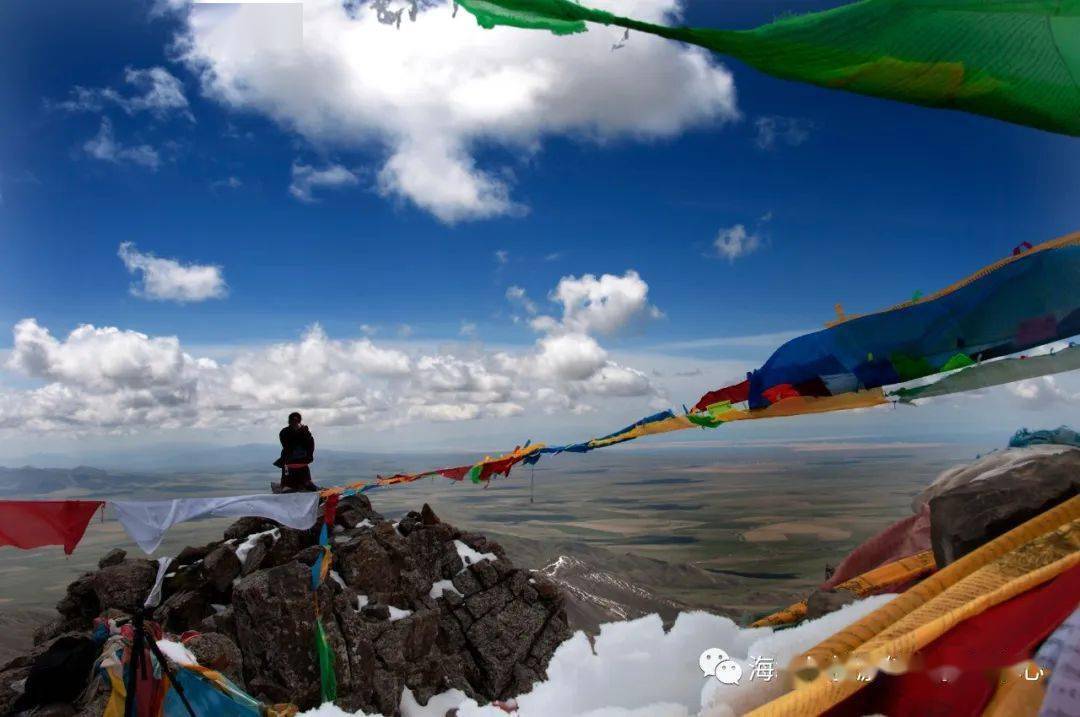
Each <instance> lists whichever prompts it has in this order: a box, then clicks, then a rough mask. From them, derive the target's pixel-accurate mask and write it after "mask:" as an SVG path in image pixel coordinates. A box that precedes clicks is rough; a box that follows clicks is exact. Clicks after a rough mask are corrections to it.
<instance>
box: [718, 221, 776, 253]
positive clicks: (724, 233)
mask: <svg viewBox="0 0 1080 717" xmlns="http://www.w3.org/2000/svg"><path fill="white" fill-rule="evenodd" d="M763 244H764V240H763V239H762V237H761V234H760V233H758V232H757V231H754V232H752V233H751V232H748V231H747V230H746V227H745V226H743V225H742V224H736V225H735V226H732V227H728V228H727V229H721V230H720V231H719V232H717V234H716V239H715V240H714V241H713V246H714V247H715V248H716V253H717V254H718V255H719V256H722V257H724V258H725V259H727V260H728V261H735V260H736V259H738V258H740V257H744V256H746V255H747V254H753V253H754V252H755V251H757V250H758V249H760V248H761V247H762V246H763Z"/></svg>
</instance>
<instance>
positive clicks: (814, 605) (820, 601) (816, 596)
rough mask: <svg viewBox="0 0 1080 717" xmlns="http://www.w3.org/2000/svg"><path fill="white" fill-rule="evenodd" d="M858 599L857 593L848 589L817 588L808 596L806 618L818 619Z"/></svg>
mask: <svg viewBox="0 0 1080 717" xmlns="http://www.w3.org/2000/svg"><path fill="white" fill-rule="evenodd" d="M858 599H859V598H858V596H857V595H855V593H851V592H848V591H847V590H815V591H814V592H812V593H810V595H809V597H807V598H806V619H807V620H816V619H817V618H819V617H821V616H823V615H828V614H829V613H831V612H836V611H837V610H839V609H840V608H842V607H844V606H845V605H849V604H851V603H853V602H855V601H856V600H858Z"/></svg>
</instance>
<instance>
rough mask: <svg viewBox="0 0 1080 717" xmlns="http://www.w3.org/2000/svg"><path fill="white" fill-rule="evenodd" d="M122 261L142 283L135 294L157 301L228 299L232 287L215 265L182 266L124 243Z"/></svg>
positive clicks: (132, 288)
mask: <svg viewBox="0 0 1080 717" xmlns="http://www.w3.org/2000/svg"><path fill="white" fill-rule="evenodd" d="M117 255H118V256H119V257H120V260H121V261H123V262H124V266H125V267H127V270H128V271H129V272H130V273H132V274H138V275H139V281H138V282H137V283H135V284H132V286H131V293H132V294H133V295H135V296H141V297H143V298H146V299H155V300H157V301H178V302H181V303H185V302H189V301H206V300H207V299H220V298H223V297H224V296H225V294H226V293H227V291H228V287H227V286H226V285H225V276H224V274H223V273H222V269H221V267H220V266H214V265H212V264H181V263H180V262H179V261H177V260H176V259H162V258H160V257H156V256H154V255H153V254H150V253H144V252H141V251H139V250H138V249H136V248H135V245H134V244H132V243H131V242H124V243H123V244H121V245H120V249H119V250H118V251H117Z"/></svg>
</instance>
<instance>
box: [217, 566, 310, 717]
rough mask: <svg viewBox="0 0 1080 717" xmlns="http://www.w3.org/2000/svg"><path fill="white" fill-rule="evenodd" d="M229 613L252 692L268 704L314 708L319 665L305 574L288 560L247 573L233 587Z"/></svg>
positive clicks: (308, 573) (302, 567) (308, 574)
mask: <svg viewBox="0 0 1080 717" xmlns="http://www.w3.org/2000/svg"><path fill="white" fill-rule="evenodd" d="M233 610H234V611H235V614H236V636H237V644H238V645H239V647H240V650H241V652H243V655H244V660H243V662H244V679H245V681H246V682H247V685H248V687H249V689H250V690H251V691H252V693H253V694H254V695H255V696H256V697H258V698H260V699H263V700H266V701H268V702H293V703H295V704H297V705H299V706H300V707H301V708H304V709H306V708H309V707H312V706H315V705H316V704H317V703H318V701H319V667H318V662H317V660H316V655H315V651H314V650H313V649H312V644H313V643H312V641H313V635H314V634H315V607H314V601H313V600H312V597H311V571H310V570H307V569H306V568H304V566H303V565H301V564H300V563H296V562H293V563H287V564H285V565H280V566H278V567H274V568H269V569H267V570H260V571H258V572H255V573H252V574H251V575H248V576H247V577H245V578H242V579H241V580H240V582H239V583H237V584H236V586H234V587H233Z"/></svg>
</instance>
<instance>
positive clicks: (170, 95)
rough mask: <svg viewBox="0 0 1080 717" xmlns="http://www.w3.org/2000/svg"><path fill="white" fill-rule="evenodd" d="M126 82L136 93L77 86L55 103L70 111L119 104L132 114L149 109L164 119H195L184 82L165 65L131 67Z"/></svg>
mask: <svg viewBox="0 0 1080 717" xmlns="http://www.w3.org/2000/svg"><path fill="white" fill-rule="evenodd" d="M124 81H125V82H127V83H128V84H129V85H131V86H132V87H134V88H135V90H136V92H135V93H134V94H128V95H125V94H123V93H121V92H119V91H118V90H115V89H113V88H112V87H100V88H98V87H81V86H79V85H76V86H75V87H73V88H72V90H71V93H70V95H69V97H68V99H66V100H64V101H62V102H57V103H56V104H55V106H56V107H59V108H61V109H65V110H68V111H69V112H101V111H103V110H104V109H105V107H106V106H108V105H115V106H117V107H119V108H120V109H122V110H123V111H124V112H126V113H127V114H129V115H132V114H136V113H138V112H149V113H151V114H153V115H154V116H155V117H157V118H158V119H162V118H164V117H165V116H166V115H168V114H169V113H172V112H176V113H179V114H180V115H181V116H183V117H186V118H187V119H188V120H190V121H192V122H194V121H195V117H194V115H192V114H191V109H190V107H189V105H188V99H187V96H186V95H185V94H184V84H183V83H182V82H181V81H180V80H179V79H178V78H177V77H175V76H174V75H173V74H172V73H170V72H169V71H168V70H166V69H165V68H164V67H147V68H145V69H136V68H133V67H128V68H126V69H125V70H124Z"/></svg>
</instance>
